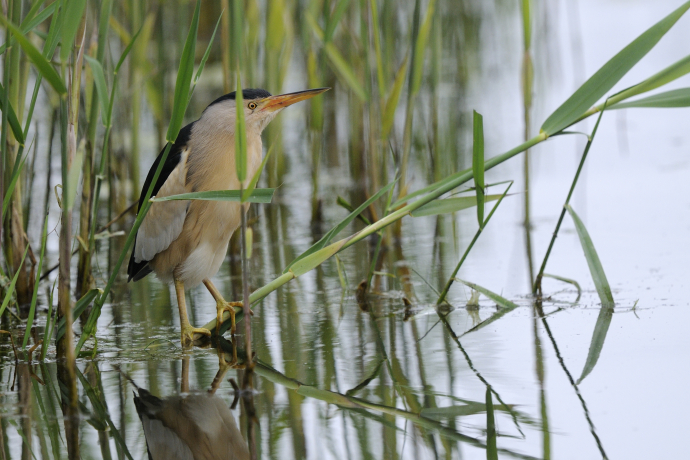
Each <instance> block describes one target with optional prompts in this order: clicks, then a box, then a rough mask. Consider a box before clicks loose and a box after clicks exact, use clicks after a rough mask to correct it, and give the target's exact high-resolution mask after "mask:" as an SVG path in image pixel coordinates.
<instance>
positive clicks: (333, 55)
mask: <svg viewBox="0 0 690 460" xmlns="http://www.w3.org/2000/svg"><path fill="white" fill-rule="evenodd" d="M305 18H306V20H307V23H309V25H310V26H311V28H312V31H313V32H314V35H316V37H317V38H318V39H319V40H320V41H321V42H323V43H324V45H323V49H324V51H325V53H326V56H327V57H328V59H329V62H330V64H331V66H332V67H333V70H334V71H335V73H336V74H337V75H338V76H339V77H340V79H341V80H342V81H343V83H345V84H346V86H347V87H349V88H350V89H351V90H352V92H353V93H355V94H356V95H357V97H359V99H360V100H361V101H362V102H367V101H368V100H369V95H368V94H367V92H366V90H365V89H364V87H363V86H362V84H361V82H360V81H359V78H357V76H356V75H355V72H354V70H352V66H351V65H350V64H348V62H347V60H346V59H345V58H344V57H343V55H342V54H341V53H340V51H338V48H336V47H335V45H334V44H333V43H331V42H325V41H324V39H325V36H324V33H323V31H322V30H321V28H320V27H319V25H318V24H317V22H316V19H314V16H313V15H311V14H309V13H307V14H306V15H305Z"/></svg>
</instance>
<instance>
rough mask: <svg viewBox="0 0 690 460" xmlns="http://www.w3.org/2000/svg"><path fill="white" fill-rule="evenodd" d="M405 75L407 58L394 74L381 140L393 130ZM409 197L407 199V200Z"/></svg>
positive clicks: (384, 113)
mask: <svg viewBox="0 0 690 460" xmlns="http://www.w3.org/2000/svg"><path fill="white" fill-rule="evenodd" d="M406 74H407V56H405V60H403V62H402V64H400V68H399V69H398V73H396V74H395V82H394V83H393V89H392V90H391V94H390V95H389V96H388V100H387V101H386V108H385V109H384V111H383V121H382V122H381V139H388V134H390V132H391V129H392V128H393V122H394V121H395V109H397V108H398V103H399V102H400V93H401V92H402V88H403V85H404V84H405V75H406ZM409 196H410V195H408V196H407V197H408V198H409Z"/></svg>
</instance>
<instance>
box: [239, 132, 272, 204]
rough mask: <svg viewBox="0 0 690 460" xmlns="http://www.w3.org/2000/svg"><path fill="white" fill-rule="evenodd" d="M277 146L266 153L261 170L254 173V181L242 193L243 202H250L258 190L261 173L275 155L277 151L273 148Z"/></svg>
mask: <svg viewBox="0 0 690 460" xmlns="http://www.w3.org/2000/svg"><path fill="white" fill-rule="evenodd" d="M275 145H276V144H275V143H274V144H271V146H270V147H269V148H268V152H266V155H265V156H264V159H263V160H261V164H260V165H259V169H257V170H256V172H255V173H254V176H253V177H252V180H251V181H249V184H248V185H247V188H246V189H244V191H243V192H242V202H245V201H248V200H249V197H251V195H252V193H253V192H254V190H255V189H256V184H257V183H258V182H259V178H260V177H261V173H262V172H263V171H264V168H265V167H266V164H267V163H268V159H269V157H270V156H271V154H272V153H273V150H275V149H274V148H273V147H274V146H275Z"/></svg>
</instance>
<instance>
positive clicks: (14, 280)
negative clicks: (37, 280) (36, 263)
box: [0, 244, 29, 317]
mask: <svg viewBox="0 0 690 460" xmlns="http://www.w3.org/2000/svg"><path fill="white" fill-rule="evenodd" d="M28 252H29V245H28V244H27V245H26V249H25V250H24V255H23V256H22V262H21V264H19V267H17V271H16V272H15V274H14V276H13V277H12V281H10V285H9V286H7V287H6V288H5V298H4V299H3V301H2V305H0V317H2V314H3V313H5V308H7V305H8V304H9V303H10V300H12V294H14V287H15V286H16V284H17V278H19V273H21V270H22V267H23V266H24V261H25V260H26V255H27V254H28Z"/></svg>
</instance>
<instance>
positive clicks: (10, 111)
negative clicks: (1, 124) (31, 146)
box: [0, 83, 25, 145]
mask: <svg viewBox="0 0 690 460" xmlns="http://www.w3.org/2000/svg"><path fill="white" fill-rule="evenodd" d="M8 99H9V98H8ZM3 101H5V88H4V87H3V86H2V83H0V110H2V111H3V112H4V111H5V107H4V105H3ZM7 122H8V123H9V124H10V128H11V129H12V134H14V138H15V139H16V140H17V142H19V144H20V145H24V141H25V139H24V132H23V131H22V125H21V124H19V119H17V113H16V112H15V111H14V108H13V107H12V104H11V103H10V101H9V100H8V101H7Z"/></svg>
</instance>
